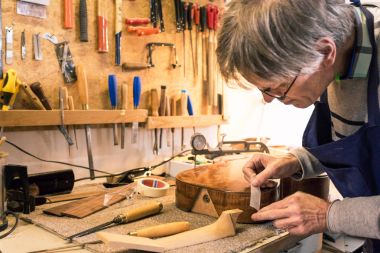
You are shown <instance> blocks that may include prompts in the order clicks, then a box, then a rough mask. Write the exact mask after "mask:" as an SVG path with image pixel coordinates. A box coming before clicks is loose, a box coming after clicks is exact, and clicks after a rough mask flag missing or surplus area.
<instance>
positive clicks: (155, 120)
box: [147, 115, 227, 129]
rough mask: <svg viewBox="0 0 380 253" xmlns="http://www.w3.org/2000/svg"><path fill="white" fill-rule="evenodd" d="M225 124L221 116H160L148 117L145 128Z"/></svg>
mask: <svg viewBox="0 0 380 253" xmlns="http://www.w3.org/2000/svg"><path fill="white" fill-rule="evenodd" d="M226 122H227V121H226V120H224V119H223V116H222V115H197V116H160V117H148V123H147V128H148V129H154V128H177V127H208V126H214V125H221V124H224V123H226Z"/></svg>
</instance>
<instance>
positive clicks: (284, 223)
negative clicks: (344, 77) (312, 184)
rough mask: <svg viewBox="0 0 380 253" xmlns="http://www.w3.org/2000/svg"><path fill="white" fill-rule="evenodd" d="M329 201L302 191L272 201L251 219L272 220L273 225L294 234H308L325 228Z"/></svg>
mask: <svg viewBox="0 0 380 253" xmlns="http://www.w3.org/2000/svg"><path fill="white" fill-rule="evenodd" d="M329 205H330V203H329V202H327V201H325V200H323V199H320V198H317V197H315V196H313V195H310V194H306V193H303V192H296V193H295V194H293V195H290V196H288V197H287V198H285V199H283V200H280V201H278V202H274V203H273V204H271V205H269V206H266V207H264V208H262V209H260V210H259V211H258V212H257V213H254V214H252V216H251V218H252V220H253V221H265V220H273V225H274V226H275V227H276V228H279V229H285V230H287V231H289V233H291V234H294V235H310V234H314V233H320V232H323V231H325V230H326V229H327V223H326V215H327V210H328V207H329Z"/></svg>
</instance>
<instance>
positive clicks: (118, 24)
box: [115, 0, 123, 65]
mask: <svg viewBox="0 0 380 253" xmlns="http://www.w3.org/2000/svg"><path fill="white" fill-rule="evenodd" d="M121 6H122V0H115V65H120V64H121V63H120V52H121V43H120V40H121V31H122V28H121V26H122V23H123V21H122V16H121Z"/></svg>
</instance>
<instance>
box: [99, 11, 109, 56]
mask: <svg viewBox="0 0 380 253" xmlns="http://www.w3.org/2000/svg"><path fill="white" fill-rule="evenodd" d="M107 32H108V31H107V19H106V18H105V17H102V16H98V51H99V52H102V53H105V52H108V51H109V49H108V34H107Z"/></svg>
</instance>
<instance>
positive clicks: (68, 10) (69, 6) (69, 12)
mask: <svg viewBox="0 0 380 253" xmlns="http://www.w3.org/2000/svg"><path fill="white" fill-rule="evenodd" d="M64 12H65V14H64V23H63V28H65V29H71V28H73V1H72V0H65V1H64Z"/></svg>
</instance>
